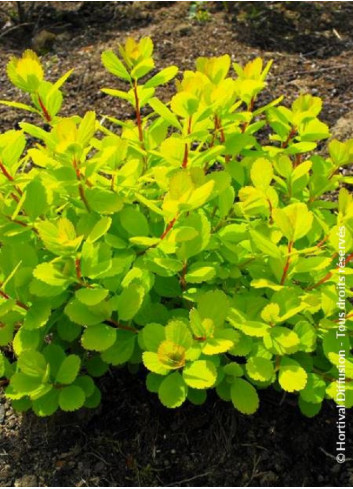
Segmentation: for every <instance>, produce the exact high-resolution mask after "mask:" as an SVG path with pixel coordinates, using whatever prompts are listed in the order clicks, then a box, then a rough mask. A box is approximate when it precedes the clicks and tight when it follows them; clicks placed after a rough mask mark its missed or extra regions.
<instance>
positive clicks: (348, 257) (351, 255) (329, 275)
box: [307, 253, 353, 290]
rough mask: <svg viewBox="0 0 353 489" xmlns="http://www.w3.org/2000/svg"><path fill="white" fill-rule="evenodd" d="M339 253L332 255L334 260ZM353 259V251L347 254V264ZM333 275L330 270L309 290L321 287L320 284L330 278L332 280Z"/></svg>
mask: <svg viewBox="0 0 353 489" xmlns="http://www.w3.org/2000/svg"><path fill="white" fill-rule="evenodd" d="M337 255H338V253H335V254H334V255H333V257H332V260H334V259H335V258H336V256H337ZM352 260H353V253H351V254H350V255H348V256H347V258H346V259H345V264H346V265H347V263H349V262H350V261H352ZM337 268H340V266H339V265H337V267H336V269H337ZM331 277H332V272H328V273H327V274H326V275H325V276H324V277H323V278H322V279H321V280H319V281H318V282H316V284H314V285H312V286H311V287H308V288H307V290H313V289H316V288H317V287H319V286H320V285H322V284H324V283H325V282H327V281H328V280H330V278H331Z"/></svg>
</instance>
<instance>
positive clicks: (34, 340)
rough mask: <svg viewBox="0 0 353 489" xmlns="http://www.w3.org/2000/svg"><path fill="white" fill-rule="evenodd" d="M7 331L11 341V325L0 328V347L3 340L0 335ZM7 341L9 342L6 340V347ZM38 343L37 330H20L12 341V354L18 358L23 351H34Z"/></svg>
mask: <svg viewBox="0 0 353 489" xmlns="http://www.w3.org/2000/svg"><path fill="white" fill-rule="evenodd" d="M7 329H10V333H11V339H12V332H13V326H12V325H9V326H7V327H6V326H5V327H3V328H0V345H2V344H3V343H2V339H3V338H2V336H1V333H3V332H4V331H5V333H6V330H7ZM9 341H10V340H8V341H7V342H6V343H4V344H5V345H6V344H7V343H8V342H9ZM39 341H40V333H39V331H38V330H28V329H24V328H20V329H19V330H18V331H17V333H16V335H15V337H14V340H13V349H14V352H15V353H16V355H17V356H18V355H20V354H21V353H22V352H23V351H26V350H35V349H36V348H37V346H38V345H39Z"/></svg>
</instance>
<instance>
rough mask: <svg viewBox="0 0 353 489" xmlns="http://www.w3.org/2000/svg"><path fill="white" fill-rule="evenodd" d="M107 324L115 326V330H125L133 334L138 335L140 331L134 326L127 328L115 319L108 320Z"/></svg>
mask: <svg viewBox="0 0 353 489" xmlns="http://www.w3.org/2000/svg"><path fill="white" fill-rule="evenodd" d="M105 323H108V324H110V325H111V326H114V327H115V328H118V329H123V330H125V331H131V332H132V333H138V329H136V328H134V327H133V326H127V325H125V324H121V323H119V322H118V321H115V320H114V319H107V320H106V321H105Z"/></svg>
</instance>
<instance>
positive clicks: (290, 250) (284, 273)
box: [281, 241, 293, 285]
mask: <svg viewBox="0 0 353 489" xmlns="http://www.w3.org/2000/svg"><path fill="white" fill-rule="evenodd" d="M292 248H293V241H290V242H289V243H288V256H287V261H286V263H285V265H284V268H283V274H282V278H281V285H284V282H285V281H286V278H287V275H288V270H289V265H290V262H291V257H290V254H291V252H292Z"/></svg>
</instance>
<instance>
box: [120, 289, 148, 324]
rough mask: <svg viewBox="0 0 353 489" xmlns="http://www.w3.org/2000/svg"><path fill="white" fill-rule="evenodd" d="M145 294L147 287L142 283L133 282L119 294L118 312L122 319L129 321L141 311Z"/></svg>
mask: <svg viewBox="0 0 353 489" xmlns="http://www.w3.org/2000/svg"><path fill="white" fill-rule="evenodd" d="M144 296H145V289H144V288H143V287H141V286H140V285H136V284H134V283H131V284H129V285H128V287H126V289H124V290H123V292H122V294H121V295H120V296H119V303H118V314H119V319H120V320H122V321H129V320H130V319H132V318H133V317H134V316H135V315H136V314H137V313H138V311H139V309H140V307H141V306H142V302H143V299H144Z"/></svg>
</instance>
